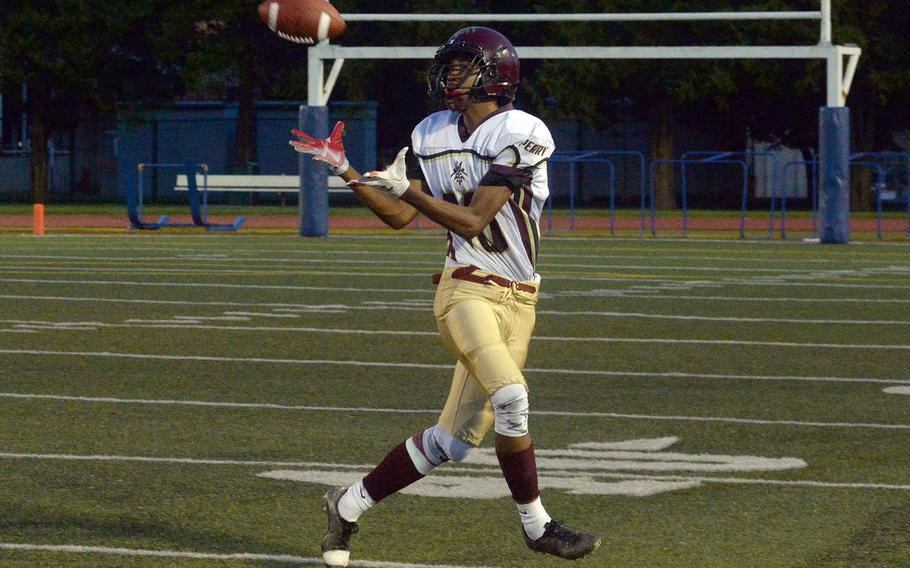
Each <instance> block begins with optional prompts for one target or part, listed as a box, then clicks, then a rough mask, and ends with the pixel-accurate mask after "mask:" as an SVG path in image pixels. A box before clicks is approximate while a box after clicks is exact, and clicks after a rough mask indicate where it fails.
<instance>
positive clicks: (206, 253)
mask: <svg viewBox="0 0 910 568" xmlns="http://www.w3.org/2000/svg"><path fill="white" fill-rule="evenodd" d="M548 240H550V239H549V238H548ZM79 248H83V247H79ZM91 250H92V251H95V252H97V251H102V250H112V251H117V252H123V250H124V247H92V248H91ZM129 250H130V251H143V252H158V253H160V252H161V249H159V248H155V247H129ZM632 250H635V251H641V250H644V249H640V248H638V249H632ZM679 253H688V254H685V255H682V256H681V254H672V255H670V254H668V255H664V254H614V253H604V254H577V253H575V254H573V253H566V254H556V253H541V254H540V255H539V258H541V259H563V258H590V259H597V260H600V259H605V258H613V259H635V260H653V259H659V260H687V261H688V260H697V261H707V262H714V261H722V262H728V261H729V262H744V263H749V262H761V263H767V262H768V260H769V259H768V258H756V257H755V256H713V255H705V254H704V251H698V250H696V249H683V250H680V251H679ZM692 253H698V254H692ZM216 254H221V255H222V256H228V255H256V256H257V257H259V256H261V255H262V254H278V255H289V254H290V255H299V256H307V255H313V256H323V255H326V256H331V255H344V256H372V257H375V256H376V251H375V250H370V251H365V250H360V249H353V248H350V247H344V248H343V250H336V249H335V248H333V249H331V250H329V249H326V250H300V249H298V248H274V247H272V248H267V249H262V250H236V249H210V250H199V251H197V252H193V253H192V254H190V253H187V254H185V255H179V254H178V255H177V257H178V258H181V257H193V258H202V259H205V258H208V257H211V256H213V255H216ZM381 254H382V256H407V257H408V258H413V257H414V256H427V257H432V258H434V259H439V258H440V255H439V252H438V251H393V250H382V251H381ZM10 256H12V257H13V258H19V256H13V255H10ZM21 256H23V257H28V258H36V257H34V256H31V255H21ZM49 258H57V257H49ZM151 258H152V259H160V258H163V257H151ZM280 258H286V257H284V256H282V257H280ZM899 258H903V257H899ZM774 262H775V263H779V262H793V263H798V264H799V265H800V266H804V265H806V264H847V263H854V262H856V263H864V264H881V263H893V262H894V260H892V259H888V258H884V259H878V258H866V257H847V258H830V259H829V258H812V259H803V258H795V257H794V258H781V257H780V251H774Z"/></svg>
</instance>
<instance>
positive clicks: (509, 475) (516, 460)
mask: <svg viewBox="0 0 910 568" xmlns="http://www.w3.org/2000/svg"><path fill="white" fill-rule="evenodd" d="M496 457H497V458H499V467H500V468H502V475H503V477H505V478H506V483H507V484H508V485H509V490H510V491H511V492H512V499H514V500H515V502H516V503H530V502H531V501H533V500H534V499H537V497H539V496H540V490H539V489H538V488H537V460H535V459H534V444H531V445H530V446H528V449H526V450H522V451H520V452H518V453H517V454H506V453H503V452H500V451H497V452H496Z"/></svg>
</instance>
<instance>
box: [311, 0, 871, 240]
mask: <svg viewBox="0 0 910 568" xmlns="http://www.w3.org/2000/svg"><path fill="white" fill-rule="evenodd" d="M819 1H820V6H819V10H817V11H766V12H675V13H673V12H670V13H658V12H655V13H626V14H604V13H574V14H414V13H409V14H344V15H343V17H344V19H345V20H346V21H348V22H358V21H368V22H379V21H385V22H463V23H471V22H479V23H489V22H549V23H554V22H696V21H698V22H704V21H766V20H818V21H819V40H818V43H816V44H814V45H776V46H745V45H719V46H612V47H601V46H572V47H568V46H557V47H554V46H516V47H515V49H516V51H517V52H518V56H519V57H520V58H522V59H670V60H681V59H702V60H704V59H708V60H712V59H713V60H720V59H804V60H811V59H816V60H818V59H821V60H825V61H826V75H827V80H826V107H825V108H823V109H822V112H820V115H819V117H820V123H819V135H820V138H821V135H822V134H823V132H824V133H826V136H825V139H826V140H828V141H830V140H834V139H836V140H838V141H839V142H838V144H841V143H844V141H846V144H847V148H846V149H847V152H846V155H847V156H848V160H849V110H848V109H847V108H846V106H845V105H846V100H847V95H848V94H849V92H850V86H851V84H852V81H853V77H854V74H855V72H856V68H857V64H858V62H859V56H860V54H861V53H862V50H861V49H860V48H859V47H857V46H854V45H843V46H841V45H834V44H833V43H832V26H831V15H832V8H831V0H819ZM436 49H437V46H401V47H384V46H357V47H354V46H338V45H332V44H330V43H329V42H327V41H326V42H321V43H319V44H316V45H314V46H312V47H310V48H308V64H309V68H308V81H309V84H308V88H307V105H308V106H309V107H311V108H312V107H317V108H320V107H321V108H323V109H324V110H323V111H320V112H326V113H327V112H328V111H327V108H326V107H325V105H327V104H328V100H329V98H330V96H331V92H332V89H333V87H334V85H335V81H336V79H337V78H338V74H339V73H340V71H341V68H342V66H343V64H344V61H345V60H346V59H431V58H432V57H433V55H434V54H435V53H436ZM845 58H846V60H845ZM328 60H332V61H333V64H332V67H331V70H330V71H329V75H328V77H326V76H325V61H328ZM825 109H834V110H833V111H832V112H824V111H825ZM845 114H846V120H845V119H844V118H843V115H845ZM834 115H837V116H839V117H840V118H838V119H837V120H834V123H833V125H828V126H830V127H831V128H833V129H834V130H831V128H827V129H825V124H824V121H825V120H828V119H830V118H831V117H832V116H834ZM843 128H846V129H847V130H846V133H844V132H840V131H839V130H838V129H843ZM823 129H824V130H823ZM312 134H313V135H314V136H317V137H318V136H327V135H328V132H319V133H312ZM834 134H836V136H834V138H832V135H834ZM831 150H832V148H826V147H825V145H824V144H822V143H821V141H820V142H819V154H820V156H819V157H820V160H821V163H822V164H824V162H825V160H826V159H827V158H828V157H829V156H832V157H833V156H837V158H836V159H837V160H840V161H842V159H843V155H844V152H843V151H842V150H843V149H840V151H831ZM832 165H833V164H832ZM829 170H830V171H835V170H836V171H838V172H842V171H843V172H846V173H845V174H844V175H841V174H837V175H832V176H828V178H826V177H825V176H824V172H825V171H826V170H825V167H824V165H822V170H821V171H822V176H821V178H820V182H821V188H820V191H821V192H822V195H823V196H824V195H825V194H826V193H827V192H829V191H833V192H834V193H836V194H842V193H843V188H844V187H845V186H846V188H847V191H846V199H847V200H849V170H850V168H849V162H847V163H846V164H843V163H838V164H837V167H835V168H833V170H831V169H830V168H829ZM845 176H846V178H845ZM832 184H834V185H833V187H832ZM302 196H303V192H301V199H302ZM835 201H837V200H835ZM824 202H825V200H824V199H822V203H824ZM830 202H831V201H830V200H828V203H830ZM841 205H842V204H841ZM304 207H305V204H304V203H302V202H301V211H303V209H304ZM820 207H821V205H820ZM847 208H848V211H849V201H848V202H847ZM839 209H840V210H842V209H843V208H842V206H841V207H839ZM327 214H328V212H327V211H326V215H327ZM821 214H822V216H823V217H824V211H822V212H821ZM301 215H302V214H301ZM841 217H842V216H838V218H841ZM848 217H849V215H848ZM823 222H824V220H823ZM834 232H835V233H841V234H842V233H843V231H842V230H841V229H838V230H836V231H834ZM847 233H848V234H849V229H847ZM301 234H303V232H301ZM847 238H849V236H847ZM822 241H823V242H846V240H844V239H843V237H835V238H834V239H833V240H826V239H825V238H824V237H823V238H822Z"/></svg>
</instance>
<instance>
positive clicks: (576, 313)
mask: <svg viewBox="0 0 910 568" xmlns="http://www.w3.org/2000/svg"><path fill="white" fill-rule="evenodd" d="M537 313H538V314H546V315H556V316H604V317H612V318H638V319H666V320H682V321H725V322H731V323H746V322H747V323H794V324H856V325H910V320H853V319H797V318H743V317H714V316H681V315H674V314H646V313H642V312H600V311H596V310H580V311H568V312H567V311H556V310H538V311H537Z"/></svg>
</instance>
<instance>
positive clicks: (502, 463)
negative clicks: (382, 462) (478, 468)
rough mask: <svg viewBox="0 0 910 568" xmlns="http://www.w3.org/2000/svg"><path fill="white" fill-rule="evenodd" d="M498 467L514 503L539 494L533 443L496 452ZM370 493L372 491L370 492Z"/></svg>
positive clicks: (528, 499)
mask: <svg viewBox="0 0 910 568" xmlns="http://www.w3.org/2000/svg"><path fill="white" fill-rule="evenodd" d="M496 457H497V458H499V467H500V468H501V469H502V475H503V477H505V478H506V483H507V484H508V486H509V490H510V491H511V492H512V499H514V500H515V502H516V503H519V504H524V503H530V502H531V501H533V500H534V499H537V498H538V497H539V496H540V490H539V489H538V487H537V460H536V459H535V458H534V444H531V445H530V446H528V449H526V450H524V451H521V452H518V453H517V454H505V453H501V452H498V451H497V452H496ZM371 495H372V493H371Z"/></svg>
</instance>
